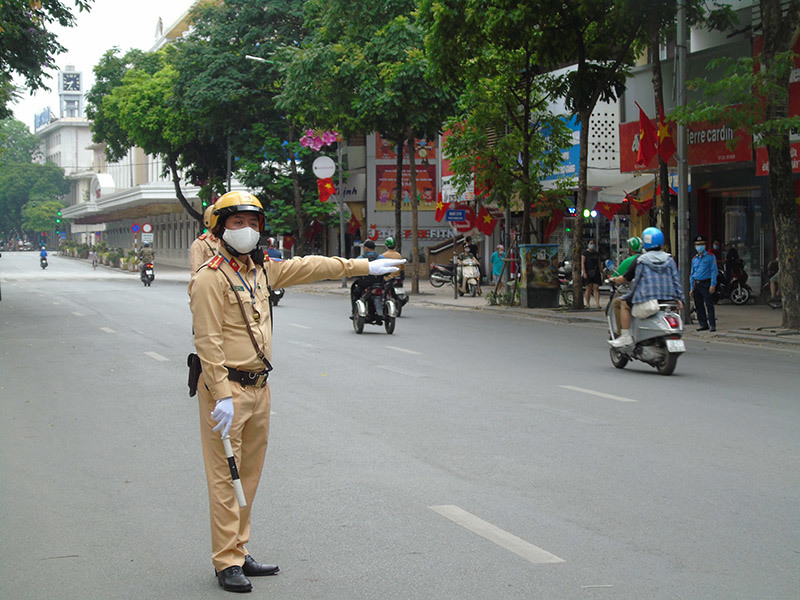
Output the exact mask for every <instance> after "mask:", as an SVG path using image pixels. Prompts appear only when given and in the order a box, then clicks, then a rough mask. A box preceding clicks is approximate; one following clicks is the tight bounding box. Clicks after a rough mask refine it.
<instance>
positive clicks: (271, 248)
mask: <svg viewBox="0 0 800 600" xmlns="http://www.w3.org/2000/svg"><path fill="white" fill-rule="evenodd" d="M276 246H277V242H276V241H275V238H274V237H271V238H269V239H267V257H268V258H269V259H270V260H283V255H282V254H281V251H280V250H278V248H277V247H276Z"/></svg>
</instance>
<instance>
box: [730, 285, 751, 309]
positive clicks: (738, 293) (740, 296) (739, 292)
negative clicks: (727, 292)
mask: <svg viewBox="0 0 800 600" xmlns="http://www.w3.org/2000/svg"><path fill="white" fill-rule="evenodd" d="M748 300H750V290H748V289H747V288H746V287H744V286H741V285H738V286H736V287H735V288H734V289H732V290H731V302H733V303H734V304H738V305H739V306H741V305H742V304H747V301H748Z"/></svg>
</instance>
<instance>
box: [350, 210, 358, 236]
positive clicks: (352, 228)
mask: <svg viewBox="0 0 800 600" xmlns="http://www.w3.org/2000/svg"><path fill="white" fill-rule="evenodd" d="M359 227H361V223H359V222H358V219H357V218H356V213H352V214H351V215H350V222H349V223H348V224H347V233H349V234H350V235H355V233H356V231H358V229H359Z"/></svg>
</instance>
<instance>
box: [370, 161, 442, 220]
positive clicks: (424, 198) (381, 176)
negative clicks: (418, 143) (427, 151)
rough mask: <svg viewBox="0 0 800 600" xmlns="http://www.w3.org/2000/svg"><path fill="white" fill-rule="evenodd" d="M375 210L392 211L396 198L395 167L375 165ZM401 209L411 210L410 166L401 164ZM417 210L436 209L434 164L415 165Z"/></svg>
mask: <svg viewBox="0 0 800 600" xmlns="http://www.w3.org/2000/svg"><path fill="white" fill-rule="evenodd" d="M375 180H376V185H377V190H376V194H375V210H378V211H392V212H394V204H395V201H396V199H397V167H395V166H393V165H375ZM402 181H403V189H402V192H401V202H402V205H401V210H407V211H410V210H411V166H410V165H403V180H402ZM417 195H418V196H420V198H419V202H418V208H419V210H436V165H417Z"/></svg>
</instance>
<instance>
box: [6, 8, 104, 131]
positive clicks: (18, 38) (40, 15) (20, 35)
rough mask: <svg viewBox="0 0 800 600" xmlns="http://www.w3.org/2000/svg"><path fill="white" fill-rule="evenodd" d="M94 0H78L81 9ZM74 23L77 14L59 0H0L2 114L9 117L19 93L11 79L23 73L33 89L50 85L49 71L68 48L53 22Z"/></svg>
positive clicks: (67, 25)
mask: <svg viewBox="0 0 800 600" xmlns="http://www.w3.org/2000/svg"><path fill="white" fill-rule="evenodd" d="M93 1H94V0H74V1H73V4H74V5H75V7H76V8H77V9H78V10H79V11H84V10H87V11H88V10H89V7H90V6H91V4H92V2H93ZM56 24H57V25H60V26H62V27H72V26H73V25H75V16H74V15H73V12H72V9H71V8H69V7H67V6H66V3H64V2H61V1H59V0H36V1H32V0H28V1H22V0H4V1H2V2H0V118H4V117H8V116H10V115H11V111H10V110H9V109H8V103H9V102H10V101H12V100H14V99H15V98H16V97H17V96H18V94H17V92H16V90H15V89H14V86H13V84H12V82H11V79H12V77H13V76H14V75H18V76H20V77H21V78H22V79H23V80H24V81H25V85H26V86H27V87H28V90H29V91H30V92H35V91H36V90H40V89H47V85H46V80H47V79H49V78H50V75H49V74H48V73H47V71H48V70H49V69H52V68H53V67H55V63H54V61H53V59H54V57H55V56H56V55H57V54H60V53H61V52H63V51H64V47H63V46H62V45H61V44H59V43H58V39H57V34H56V33H55V32H53V31H49V29H50V28H51V27H52V26H53V25H56Z"/></svg>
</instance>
